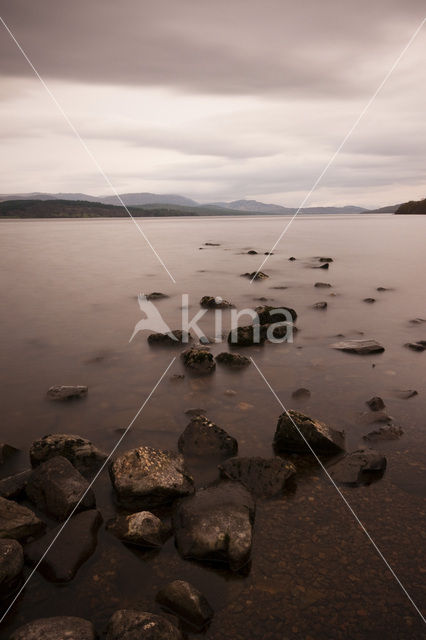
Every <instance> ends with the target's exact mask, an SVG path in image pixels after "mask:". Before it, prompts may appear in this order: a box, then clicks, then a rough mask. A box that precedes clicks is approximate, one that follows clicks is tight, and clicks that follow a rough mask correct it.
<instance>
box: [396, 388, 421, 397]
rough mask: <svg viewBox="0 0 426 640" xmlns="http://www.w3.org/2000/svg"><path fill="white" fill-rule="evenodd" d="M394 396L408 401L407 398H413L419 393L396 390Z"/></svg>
mask: <svg viewBox="0 0 426 640" xmlns="http://www.w3.org/2000/svg"><path fill="white" fill-rule="evenodd" d="M395 395H396V396H397V397H398V398H401V400H408V399H409V398H414V396H417V395H419V393H418V391H416V390H415V389H396V390H395Z"/></svg>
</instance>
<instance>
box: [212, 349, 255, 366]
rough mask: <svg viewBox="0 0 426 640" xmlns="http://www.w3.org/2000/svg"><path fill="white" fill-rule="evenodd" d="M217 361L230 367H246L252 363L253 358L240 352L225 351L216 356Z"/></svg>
mask: <svg viewBox="0 0 426 640" xmlns="http://www.w3.org/2000/svg"><path fill="white" fill-rule="evenodd" d="M216 362H219V363H220V364H225V365H228V366H230V367H245V366H247V365H248V364H250V363H251V360H250V359H249V358H247V357H246V356H242V355H240V354H239V353H228V352H226V351H224V352H223V353H219V354H218V355H217V356H216Z"/></svg>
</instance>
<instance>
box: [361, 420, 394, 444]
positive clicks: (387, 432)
mask: <svg viewBox="0 0 426 640" xmlns="http://www.w3.org/2000/svg"><path fill="white" fill-rule="evenodd" d="M403 433H404V432H403V430H402V429H401V427H397V426H396V425H393V424H390V425H387V426H385V427H380V429H377V430H375V431H370V433H367V435H366V436H363V440H367V441H369V442H380V441H382V440H398V439H399V438H400V437H401V436H402V435H403Z"/></svg>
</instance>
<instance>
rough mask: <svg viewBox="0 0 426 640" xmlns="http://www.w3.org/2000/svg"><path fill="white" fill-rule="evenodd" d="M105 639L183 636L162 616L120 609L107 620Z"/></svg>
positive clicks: (175, 639) (162, 639)
mask: <svg viewBox="0 0 426 640" xmlns="http://www.w3.org/2000/svg"><path fill="white" fill-rule="evenodd" d="M19 640H20V639H19ZM106 640H183V636H182V634H181V632H180V631H179V629H178V628H177V627H175V625H174V624H172V623H171V622H170V621H169V620H167V618H165V617H163V616H158V615H155V614H154V613H148V612H146V611H133V610H132V609H120V610H119V611H116V612H115V613H114V614H113V616H112V617H111V618H110V620H109V622H108V629H107V635H106Z"/></svg>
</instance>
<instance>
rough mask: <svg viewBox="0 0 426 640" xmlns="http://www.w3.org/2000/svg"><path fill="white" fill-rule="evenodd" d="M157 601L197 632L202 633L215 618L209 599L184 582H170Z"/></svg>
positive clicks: (159, 593) (160, 592)
mask: <svg viewBox="0 0 426 640" xmlns="http://www.w3.org/2000/svg"><path fill="white" fill-rule="evenodd" d="M156 600H157V602H158V603H159V604H160V605H161V606H162V607H164V608H165V609H167V610H168V611H171V612H172V613H174V614H175V615H177V616H178V617H179V618H181V619H182V620H183V621H184V622H186V623H188V624H189V625H190V626H191V627H193V628H194V629H195V630H196V631H202V630H203V629H204V628H205V627H206V626H207V624H208V623H209V622H210V620H211V619H212V617H213V613H214V612H213V609H212V608H211V606H210V604H209V603H208V601H207V598H206V597H205V596H204V595H203V594H202V593H201V591H199V590H198V589H196V588H195V587H193V586H192V584H190V583H189V582H185V581H184V580H174V581H173V582H170V583H169V584H168V585H166V586H165V587H164V588H163V589H161V591H159V592H158V593H157V596H156Z"/></svg>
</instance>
